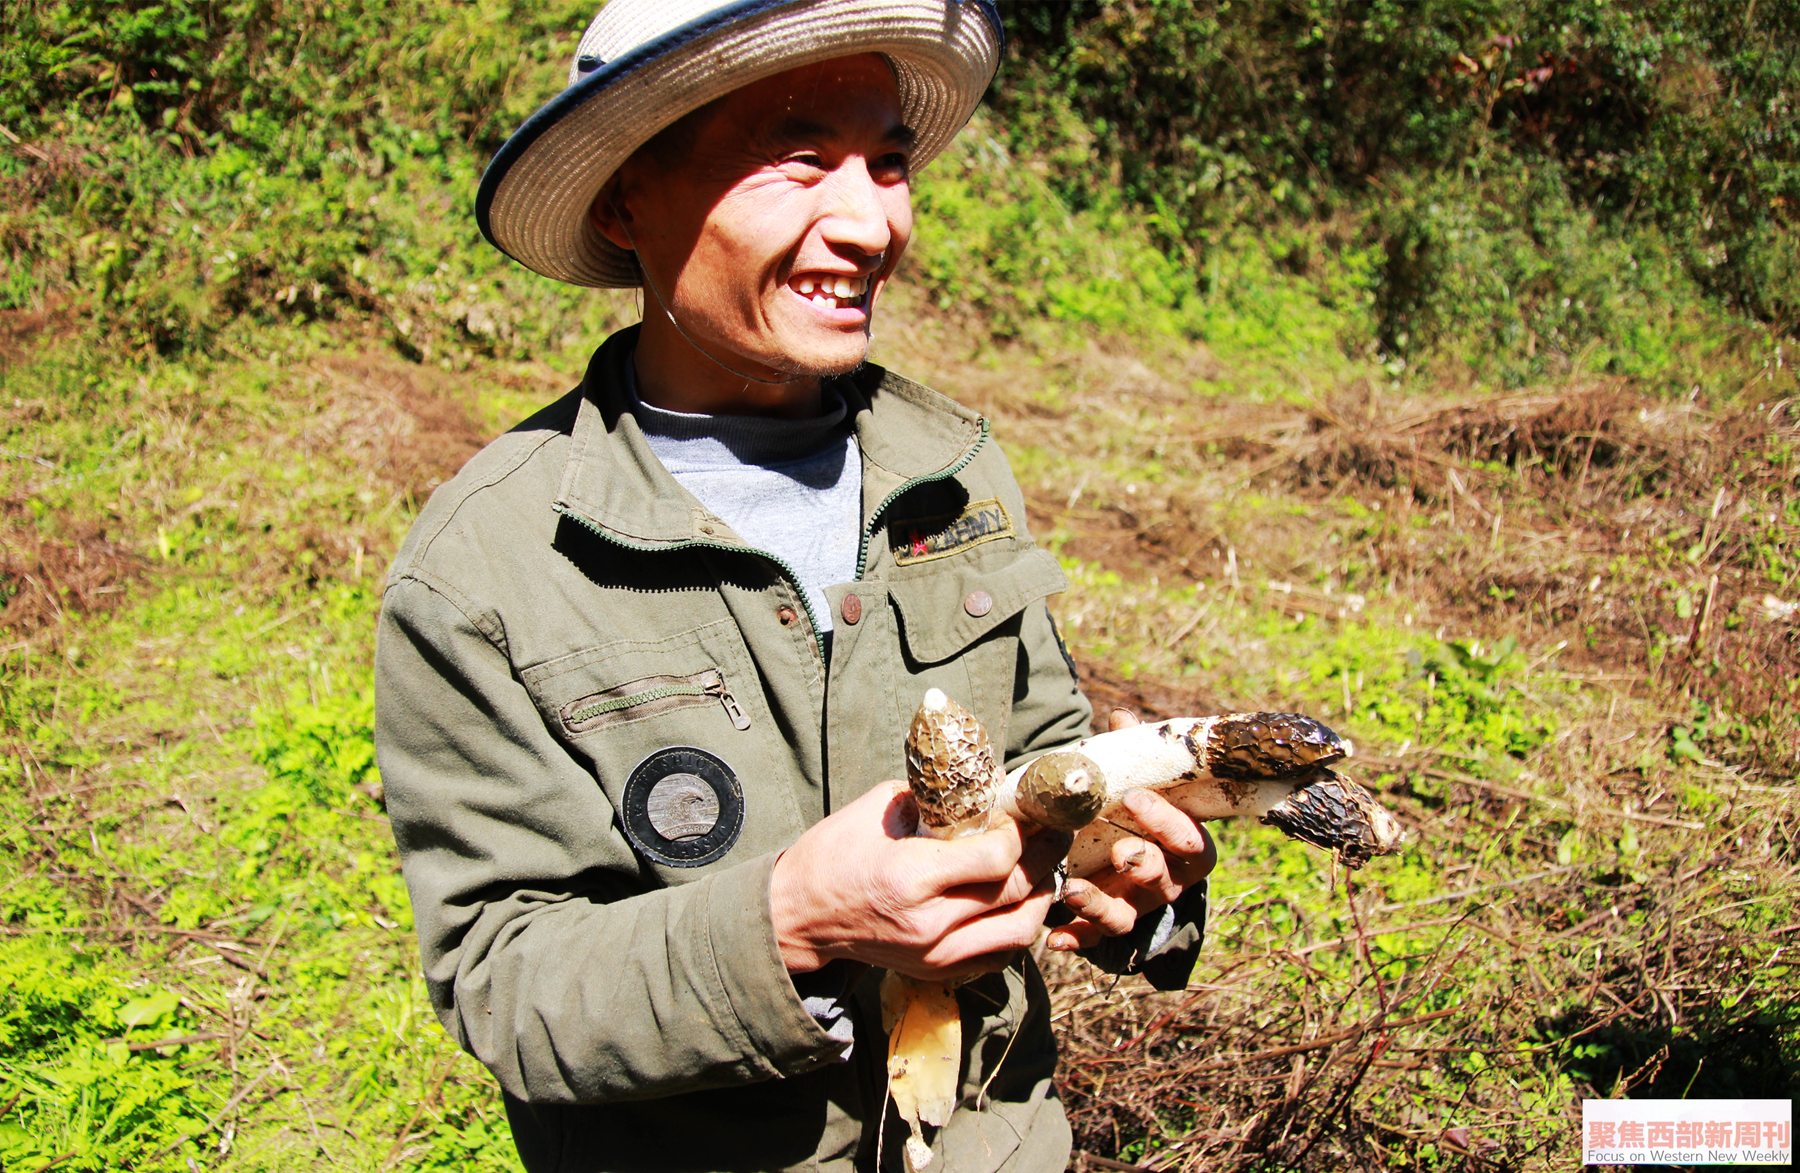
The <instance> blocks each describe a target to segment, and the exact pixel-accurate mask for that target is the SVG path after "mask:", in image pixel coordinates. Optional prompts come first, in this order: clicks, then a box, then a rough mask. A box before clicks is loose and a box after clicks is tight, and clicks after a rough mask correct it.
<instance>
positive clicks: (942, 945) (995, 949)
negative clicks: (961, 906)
mask: <svg viewBox="0 0 1800 1173" xmlns="http://www.w3.org/2000/svg"><path fill="white" fill-rule="evenodd" d="M1055 899H1056V894H1055V891H1054V889H1053V887H1052V885H1051V884H1050V883H1048V882H1045V883H1043V884H1040V885H1039V886H1038V888H1037V890H1036V891H1034V892H1033V893H1032V894H1031V895H1030V896H1029V897H1027V898H1026V899H1024V900H1021V901H1019V902H1017V903H1016V904H1012V905H1010V906H1007V907H1003V908H997V909H994V910H992V911H989V912H986V913H983V914H981V915H979V916H975V917H971V918H970V919H968V920H966V921H964V922H962V923H961V924H959V925H957V926H956V927H955V928H953V929H951V930H950V931H949V932H947V933H945V934H944V937H943V939H942V940H940V941H939V942H938V943H937V944H936V945H935V946H933V947H932V948H931V949H929V950H927V951H926V953H925V955H924V957H923V958H922V959H921V960H922V962H923V965H924V966H926V967H928V970H929V971H928V972H918V973H914V974H913V975H912V976H914V977H933V978H940V977H946V976H960V975H962V974H970V973H989V972H992V971H994V970H998V969H1003V968H1005V967H1006V965H1007V964H1008V963H1009V962H1010V961H1011V959H1012V955H1013V954H1015V953H1016V952H1017V951H1018V950H1020V949H1024V948H1027V947H1029V946H1030V945H1031V943H1032V942H1033V941H1035V940H1036V939H1037V934H1038V930H1039V929H1040V928H1042V927H1043V924H1044V917H1045V916H1046V915H1047V914H1048V913H1049V911H1050V905H1051V904H1052V903H1053V902H1054V901H1055Z"/></svg>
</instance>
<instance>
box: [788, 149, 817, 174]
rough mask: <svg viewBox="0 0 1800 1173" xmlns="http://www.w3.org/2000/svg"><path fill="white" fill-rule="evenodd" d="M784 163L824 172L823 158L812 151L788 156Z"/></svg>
mask: <svg viewBox="0 0 1800 1173" xmlns="http://www.w3.org/2000/svg"><path fill="white" fill-rule="evenodd" d="M784 162H787V163H795V164H798V165H800V166H802V167H809V168H811V169H813V170H815V171H823V170H825V159H824V156H822V155H819V154H817V153H816V152H813V151H801V152H799V153H798V154H793V155H789V156H788V157H787V158H786V159H785V160H784Z"/></svg>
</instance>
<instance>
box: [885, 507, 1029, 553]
mask: <svg viewBox="0 0 1800 1173" xmlns="http://www.w3.org/2000/svg"><path fill="white" fill-rule="evenodd" d="M892 532H893V539H892V541H893V547H894V561H895V562H897V563H899V564H900V565H901V566H906V565H909V564H911V563H914V562H929V561H931V560H932V559H933V558H946V557H949V556H950V555H951V554H958V553H961V552H962V551H964V550H967V549H968V548H969V547H971V546H979V545H981V543H983V542H991V541H994V540H995V539H996V538H1010V537H1013V536H1015V535H1016V534H1017V532H1018V531H1017V530H1015V529H1014V528H1013V521H1012V517H1011V516H1010V515H1008V514H1007V512H1006V506H1004V505H1002V504H1000V502H999V500H997V499H996V498H993V497H989V498H988V499H987V500H985V501H971V502H970V503H969V506H968V508H966V509H964V510H963V511H962V513H961V514H959V515H956V516H952V515H950V514H944V515H943V516H940V517H926V518H921V519H919V520H917V521H901V522H896V523H895V524H894V528H893V531H892Z"/></svg>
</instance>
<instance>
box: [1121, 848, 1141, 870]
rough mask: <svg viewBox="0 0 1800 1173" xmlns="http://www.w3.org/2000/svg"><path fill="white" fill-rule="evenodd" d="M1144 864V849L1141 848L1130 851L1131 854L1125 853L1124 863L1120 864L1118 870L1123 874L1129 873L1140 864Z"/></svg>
mask: <svg viewBox="0 0 1800 1173" xmlns="http://www.w3.org/2000/svg"><path fill="white" fill-rule="evenodd" d="M1143 862H1144V849H1143V848H1142V847H1141V846H1140V847H1139V848H1138V849H1137V850H1135V851H1129V852H1126V853H1125V858H1124V860H1123V861H1122V862H1120V864H1119V865H1118V868H1117V870H1118V871H1121V872H1128V871H1130V870H1131V869H1132V868H1134V867H1137V866H1138V865H1139V864H1141V863H1143Z"/></svg>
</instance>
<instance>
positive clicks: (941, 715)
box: [881, 688, 1404, 1173]
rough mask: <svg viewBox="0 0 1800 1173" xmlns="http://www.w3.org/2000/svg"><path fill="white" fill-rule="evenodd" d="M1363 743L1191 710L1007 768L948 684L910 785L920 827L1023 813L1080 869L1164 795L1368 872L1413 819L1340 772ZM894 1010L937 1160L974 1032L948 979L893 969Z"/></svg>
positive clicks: (892, 1079) (1284, 716) (913, 1147)
mask: <svg viewBox="0 0 1800 1173" xmlns="http://www.w3.org/2000/svg"><path fill="white" fill-rule="evenodd" d="M1350 753H1351V746H1350V744H1349V743H1348V742H1346V741H1344V740H1343V739H1341V738H1340V737H1338V735H1337V734H1335V733H1333V732H1332V731H1331V730H1330V729H1327V728H1326V727H1325V726H1324V725H1321V724H1320V723H1319V722H1317V721H1315V720H1313V719H1312V718H1310V717H1303V716H1301V715H1299V714H1297V713H1230V714H1225V715H1220V716H1211V717H1177V718H1174V719H1172V720H1168V721H1161V722H1157V723H1155V724H1150V725H1134V726H1131V727H1130V728H1126V729H1115V730H1113V731H1111V732H1109V733H1100V734H1096V735H1095V736H1093V737H1090V738H1088V739H1086V740H1085V741H1081V742H1078V743H1077V744H1076V745H1074V746H1073V747H1071V748H1070V749H1067V750H1061V751H1057V752H1055V753H1049V754H1045V755H1044V756H1042V757H1040V758H1037V759H1036V760H1034V761H1032V762H1029V763H1027V764H1026V765H1024V766H1021V767H1020V768H1018V769H1017V770H1014V771H1013V772H1012V773H1011V774H1005V773H1003V772H1002V771H1001V769H1000V766H999V764H998V762H997V761H996V759H995V757H994V749H993V746H992V744H991V743H990V742H989V741H988V735H987V731H986V730H984V729H983V728H982V726H981V722H980V721H978V720H976V718H975V716H974V715H973V714H972V713H970V712H969V711H968V710H967V709H965V708H963V707H962V706H961V705H959V704H957V703H956V702H955V701H953V700H951V699H950V698H949V697H947V696H945V695H944V693H943V692H942V691H941V690H939V689H935V688H933V689H930V690H928V691H927V692H926V693H925V700H924V703H923V704H921V705H920V706H919V710H918V712H917V713H916V714H914V716H913V720H912V726H911V728H910V729H909V730H908V731H907V736H906V767H907V781H908V783H909V784H910V786H911V788H912V794H913V800H914V802H915V803H916V804H917V805H918V809H919V823H918V832H917V833H918V834H920V835H924V836H929V837H930V838H933V839H956V838H960V837H961V836H964V835H976V834H980V833H981V832H982V831H985V830H987V829H988V827H989V825H990V822H991V820H992V819H993V818H995V817H997V816H999V815H1006V816H1010V817H1011V818H1014V819H1017V820H1019V821H1020V822H1024V823H1036V824H1040V825H1043V826H1046V827H1050V828H1053V829H1056V830H1063V831H1072V832H1074V835H1075V839H1074V844H1073V846H1071V847H1070V849H1069V854H1068V858H1067V860H1066V861H1065V865H1064V867H1065V872H1066V874H1067V875H1069V876H1071V877H1081V876H1087V875H1091V874H1093V873H1094V872H1097V871H1100V870H1101V869H1102V868H1104V867H1106V866H1108V865H1109V864H1110V862H1111V858H1112V845H1113V843H1115V842H1116V841H1117V840H1119V839H1121V838H1123V837H1125V836H1127V835H1143V834H1144V829H1143V828H1142V827H1140V826H1138V824H1137V823H1136V822H1135V821H1134V820H1133V819H1132V817H1131V814H1130V812H1129V810H1127V809H1126V807H1125V804H1124V798H1125V794H1126V792H1127V791H1130V790H1134V789H1140V788H1141V789H1145V790H1154V791H1157V792H1159V793H1160V794H1162V796H1163V797H1164V798H1165V799H1167V800H1168V801H1169V802H1170V803H1171V804H1172V805H1174V806H1175V807H1176V808H1178V809H1180V810H1182V811H1185V812H1186V813H1188V814H1189V815H1192V816H1193V817H1194V818H1196V819H1202V820H1204V819H1221V818H1229V817H1231V816H1234V815H1254V816H1256V817H1257V818H1258V819H1259V820H1261V821H1262V822H1264V823H1268V824H1270V825H1272V826H1276V827H1279V828H1281V829H1282V830H1283V831H1285V832H1287V833H1288V834H1289V835H1291V836H1293V837H1294V838H1297V839H1303V840H1305V841H1306V842H1308V843H1311V844H1313V845H1314V846H1317V847H1322V848H1324V849H1326V850H1327V851H1330V852H1332V853H1333V857H1334V858H1335V859H1337V860H1340V861H1341V862H1342V863H1343V864H1344V865H1345V866H1346V867H1349V868H1356V867H1360V866H1361V865H1362V864H1364V863H1367V862H1368V861H1369V860H1370V859H1372V858H1373V857H1375V856H1377V855H1386V854H1389V853H1391V852H1394V851H1397V850H1399V847H1400V843H1401V840H1402V839H1403V837H1404V833H1403V831H1402V829H1401V827H1400V824H1399V822H1398V821H1397V820H1396V819H1395V818H1394V817H1393V816H1392V815H1391V814H1389V813H1388V812H1387V811H1385V810H1383V809H1382V808H1381V806H1380V804H1379V803H1377V802H1376V801H1375V798H1374V796H1373V795H1371V794H1370V793H1369V792H1368V791H1367V790H1364V789H1363V788H1362V787H1361V786H1359V785H1357V784H1356V783H1355V782H1352V781H1351V780H1349V779H1348V778H1345V777H1343V776H1342V775H1340V774H1338V773H1336V772H1334V771H1333V770H1332V769H1331V768H1330V767H1331V766H1332V765H1333V764H1335V763H1337V762H1339V761H1342V760H1343V759H1344V758H1346V757H1348V756H1350ZM881 1010H882V1020H883V1025H884V1026H885V1028H886V1029H887V1031H888V1086H889V1090H890V1093H891V1094H892V1095H893V1097H894V1104H895V1107H897V1108H898V1109H899V1111H900V1115H901V1117H902V1118H904V1119H905V1120H906V1122H907V1124H908V1126H909V1127H910V1128H911V1130H912V1135H911V1136H910V1137H909V1138H908V1139H907V1142H906V1159H907V1164H908V1166H909V1167H910V1168H911V1169H912V1170H914V1173H918V1171H919V1170H922V1169H924V1167H925V1165H926V1164H928V1163H929V1162H930V1160H931V1149H930V1147H929V1146H928V1145H927V1144H926V1143H925V1140H924V1137H923V1135H922V1130H921V1128H920V1125H921V1124H922V1123H923V1124H931V1125H936V1126H942V1125H943V1123H944V1122H945V1121H946V1120H948V1119H949V1116H950V1112H951V1109H953V1108H954V1107H955V1105H956V1092H957V1079H958V1075H959V1074H960V1072H959V1063H960V1059H961V1054H962V1045H961V1044H962V1026H961V1019H960V1016H959V1014H958V1012H957V1007H956V998H955V995H954V993H953V992H952V990H951V988H950V987H949V986H948V985H946V984H945V983H942V982H928V981H919V980H916V979H913V978H908V977H905V976H903V975H900V974H894V973H889V974H888V975H887V976H886V978H884V979H883V981H882V986H881Z"/></svg>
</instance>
